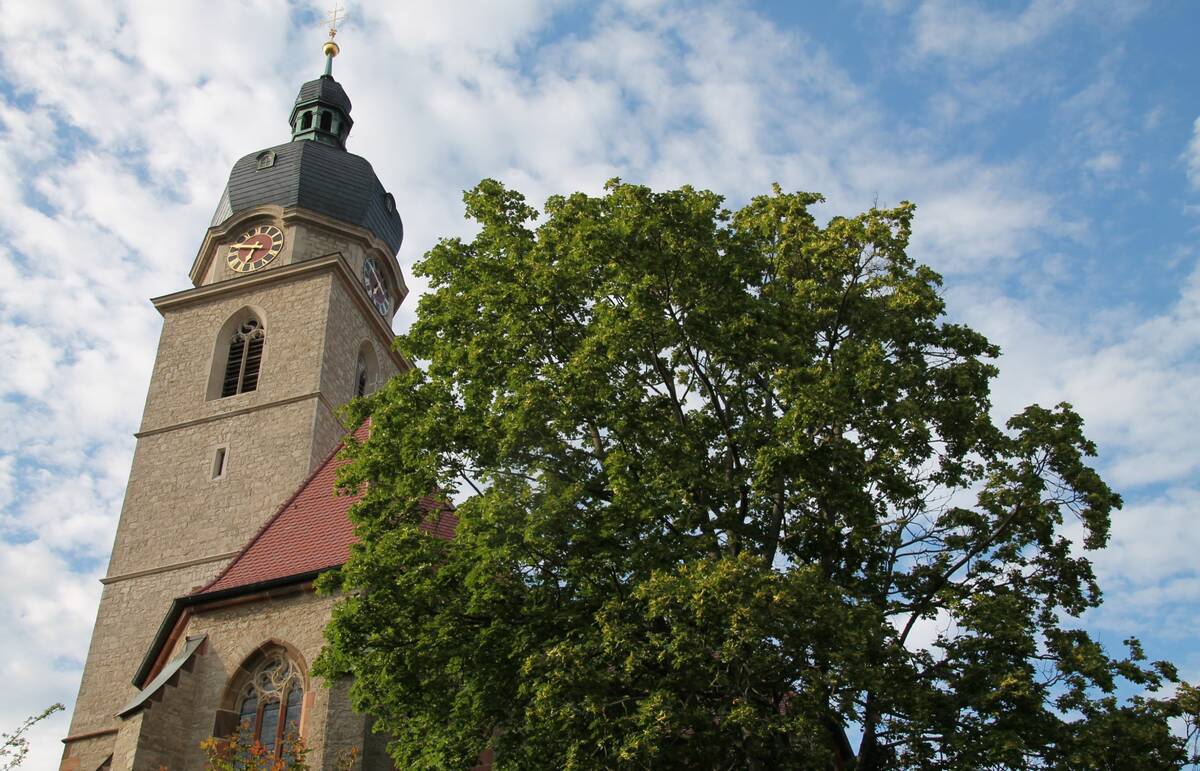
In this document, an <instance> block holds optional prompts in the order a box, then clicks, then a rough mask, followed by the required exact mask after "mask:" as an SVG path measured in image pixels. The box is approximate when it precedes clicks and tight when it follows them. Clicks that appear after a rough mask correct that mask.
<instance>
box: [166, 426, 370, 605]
mask: <svg viewBox="0 0 1200 771" xmlns="http://www.w3.org/2000/svg"><path fill="white" fill-rule="evenodd" d="M370 426H371V419H370V418H367V419H366V420H364V421H363V422H362V424H361V425H359V427H358V428H356V429H354V430H353V431H349V432H347V433H346V434H345V435H344V436H343V438H342V439H341V440H340V441H339V442H338V443H337V446H336V447H334V448H333V452H331V453H329V454H328V455H326V456H325V459H324V460H322V461H321V462H320V463H318V464H317V465H316V468H314V469H313V470H312V472H311V473H310V474H309V475H308V476H307V477H306V478H305V479H304V481H303V482H301V483H300V485H299V486H298V487H297V488H296V489H295V491H294V492H292V494H291V495H290V496H288V498H287V500H285V501H284V502H283V504H282V505H281V506H280V507H279V508H278V509H277V510H276V511H275V513H274V514H272V515H271V516H270V517H268V518H267V521H266V522H264V523H263V524H262V527H260V528H258V531H257V532H256V533H255V534H254V535H253V536H252V537H251V538H250V540H249V541H247V542H246V545H245V546H243V547H242V548H241V549H240V550H238V553H237V554H235V555H234V557H233V559H231V560H229V562H228V563H227V564H226V565H225V567H224V568H222V569H221V572H220V573H218V574H217V575H216V576H214V577H213V579H212V580H211V581H209V582H208V583H207V584H205V585H204V586H201V587H199V588H197V589H193V590H192V591H190V592H188V594H204V593H205V592H207V591H208V590H209V589H210V588H212V587H213V586H216V585H217V584H218V583H220V582H221V579H223V578H225V576H226V575H228V574H229V571H231V570H233V567H234V566H235V565H237V563H238V561H239V560H240V559H241V558H242V557H244V556H246V552H248V551H250V549H251V548H252V547H253V546H254V544H256V543H258V541H259V539H261V538H262V537H263V535H265V534H266V532H267V530H269V529H270V527H271V525H273V524H274V523H275V521H276V520H278V519H279V518H280V517H281V516H283V514H284V512H286V511H287V510H288V507H289V506H291V505H292V504H293V503H294V502H295V500H296V499H297V498H299V497H300V494H301V493H302V492H304V491H305V490H306V489H307V488H308V486H309V485H310V484H312V482H313V480H315V479H316V478H317V476H318V475H320V473H321V472H322V471H324V470H325V467H326V466H328V465H329V463H330V462H331V461H333V460H334V459H335V458H336V457H337V454H338V453H339V452H341V450H342V448H343V447H345V446H346V440H345V437H346V436H353V435H354V434H357V433H358V432H359V431H360V430H362V429H363V428H366V429H368V430H369V429H370Z"/></svg>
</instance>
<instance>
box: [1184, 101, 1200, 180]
mask: <svg viewBox="0 0 1200 771" xmlns="http://www.w3.org/2000/svg"><path fill="white" fill-rule="evenodd" d="M1184 162H1185V163H1187V175H1188V181H1189V182H1191V183H1192V187H1194V188H1196V189H1198V190H1200V118H1196V122H1195V123H1193V124H1192V139H1191V141H1190V142H1188V146H1187V150H1186V151H1185V152H1184Z"/></svg>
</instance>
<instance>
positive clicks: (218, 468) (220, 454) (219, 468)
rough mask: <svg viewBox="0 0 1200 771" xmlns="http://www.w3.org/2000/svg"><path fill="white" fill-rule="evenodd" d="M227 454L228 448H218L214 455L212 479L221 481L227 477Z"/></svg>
mask: <svg viewBox="0 0 1200 771" xmlns="http://www.w3.org/2000/svg"><path fill="white" fill-rule="evenodd" d="M225 454H226V448H224V447H218V448H217V451H216V453H214V454H213V465H212V478H213V479H220V478H221V477H223V476H225Z"/></svg>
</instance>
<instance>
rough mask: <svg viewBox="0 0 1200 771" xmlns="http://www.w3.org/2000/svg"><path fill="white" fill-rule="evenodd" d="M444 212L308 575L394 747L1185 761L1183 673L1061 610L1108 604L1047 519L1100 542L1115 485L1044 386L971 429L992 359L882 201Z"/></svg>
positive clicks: (903, 211) (695, 198)
mask: <svg viewBox="0 0 1200 771" xmlns="http://www.w3.org/2000/svg"><path fill="white" fill-rule="evenodd" d="M465 200H466V204H467V214H468V216H469V217H471V218H473V219H474V220H475V221H476V222H477V223H478V225H479V230H478V234H477V235H476V236H475V237H474V238H473V239H472V240H469V241H467V240H460V239H447V240H444V241H442V242H441V243H439V244H438V245H437V246H436V247H435V248H434V249H433V250H432V251H430V252H429V253H428V254H427V255H426V257H425V258H424V259H423V261H422V262H420V263H419V264H418V266H417V268H416V272H417V273H418V275H422V276H425V277H426V278H427V279H428V280H429V284H430V291H429V293H428V294H426V295H425V296H423V297H422V298H421V302H420V305H419V307H418V310H417V320H416V321H415V323H414V324H413V325H412V327H411V329H410V330H409V332H408V333H407V334H405V335H403V336H402V337H401V338H400V340H399V345H400V347H401V349H402V350H404V351H405V352H406V353H408V354H409V355H410V356H412V357H413V358H415V359H417V360H420V361H422V362H423V366H422V367H421V368H419V369H417V370H414V371H411V372H408V373H405V374H404V375H402V376H400V377H397V378H395V379H393V380H392V381H391V382H390V383H388V384H387V386H386V387H384V388H383V389H382V390H381V391H379V392H378V393H377V394H375V395H374V396H372V397H371V398H370V399H368V400H363V401H360V402H357V403H355V404H354V405H352V408H351V414H350V415H349V418H350V420H351V421H352V422H357V421H359V420H362V419H365V418H367V417H368V416H369V417H370V418H371V419H372V430H371V435H370V438H369V440H368V441H366V442H364V443H361V444H352V446H351V447H350V448H349V449H348V451H347V452H348V455H349V457H350V458H352V459H353V463H352V464H351V465H350V466H349V468H348V471H347V472H346V473H345V475H344V478H343V484H344V485H345V487H346V488H347V489H351V488H353V489H359V488H360V486H362V485H364V484H365V485H367V488H366V495H365V498H364V499H363V501H362V502H361V503H360V504H359V505H358V506H357V507H356V508H355V510H354V512H353V517H354V520H355V523H356V525H357V529H358V533H359V535H360V536H361V538H362V544H361V545H360V546H359V547H357V548H356V549H355V550H354V552H353V555H352V556H351V558H350V560H349V562H348V564H347V565H346V566H345V567H344V569H343V570H341V571H340V572H339V573H337V574H331V575H330V576H327V577H326V579H325V580H324V582H323V587H324V589H325V590H328V591H341V592H343V594H342V599H341V600H340V603H339V605H338V606H337V609H336V611H335V614H334V618H333V621H332V623H331V625H330V627H329V629H328V632H327V637H328V643H329V645H328V646H327V649H326V651H325V653H324V654H323V655H322V657H321V659H320V660H319V663H318V669H319V670H320V671H321V672H322V673H324V674H325V675H326V676H334V675H337V674H352V675H353V676H354V678H355V680H354V687H353V698H354V700H355V704H356V706H357V707H358V708H359V709H362V710H365V711H368V712H370V713H372V714H375V715H378V716H379V718H380V727H381V729H382V730H386V731H387V732H388V733H390V734H391V735H392V736H393V737H394V741H393V743H392V745H391V748H392V749H391V751H392V753H393V755H394V757H395V758H396V760H397V762H398V763H399V764H400V765H401V766H402V767H404V768H411V769H444V768H467V767H469V766H470V765H471V764H472V762H473V759H474V758H475V757H476V756H477V755H478V753H479V752H480V751H481V750H483V749H484V748H485V747H489V746H491V747H493V748H494V749H495V751H496V761H495V764H496V767H497V768H502V769H522V770H528V769H563V768H565V769H619V768H629V769H634V768H655V769H668V768H714V769H716V768H721V769H726V768H729V769H733V768H736V769H743V768H748V769H828V768H856V769H882V768H964V769H968V768H969V769H980V768H1030V767H1062V768H1130V767H1138V768H1175V767H1179V766H1180V765H1181V764H1183V763H1185V762H1186V761H1187V760H1188V757H1187V756H1188V750H1189V747H1188V746H1187V744H1186V743H1185V740H1184V738H1183V737H1180V736H1179V735H1177V734H1174V733H1172V731H1171V729H1170V726H1169V724H1168V723H1169V720H1170V719H1171V718H1173V717H1175V718H1182V717H1185V716H1186V715H1187V714H1193V715H1194V714H1195V709H1196V703H1195V702H1196V699H1195V696H1194V692H1192V691H1187V690H1186V686H1185V687H1184V690H1179V691H1178V695H1176V696H1170V697H1168V696H1163V697H1161V698H1159V697H1155V696H1153V694H1155V693H1156V692H1159V693H1166V691H1160V690H1159V689H1161V688H1162V687H1164V686H1167V685H1169V684H1171V683H1175V682H1176V680H1177V675H1176V672H1175V669H1174V668H1173V667H1172V666H1171V665H1170V664H1168V663H1164V662H1148V661H1146V660H1145V659H1144V656H1143V655H1142V652H1141V649H1140V648H1139V646H1138V645H1137V643H1136V641H1133V640H1131V641H1129V650H1128V652H1127V653H1126V654H1123V655H1122V656H1121V657H1116V658H1114V657H1110V655H1109V654H1108V653H1106V652H1105V651H1104V650H1102V649H1101V647H1100V646H1099V645H1098V644H1097V643H1096V642H1095V641H1094V640H1092V639H1091V637H1090V636H1089V635H1088V634H1087V633H1086V632H1085V631H1082V630H1081V629H1079V628H1077V625H1073V624H1072V622H1073V619H1074V618H1075V617H1077V616H1078V615H1079V614H1081V613H1082V612H1084V611H1085V610H1087V609H1088V608H1091V607H1094V606H1096V605H1097V604H1098V603H1099V602H1100V591H1099V589H1098V587H1097V585H1096V582H1095V579H1094V576H1093V572H1092V567H1091V564H1090V563H1089V561H1088V559H1087V558H1086V556H1083V552H1081V551H1080V550H1079V549H1078V548H1077V547H1075V546H1073V544H1072V542H1071V541H1070V540H1069V539H1068V537H1067V536H1066V535H1064V532H1065V527H1066V526H1067V525H1074V523H1081V531H1082V533H1083V535H1082V543H1081V544H1079V545H1080V546H1082V547H1083V549H1084V550H1094V549H1098V548H1101V547H1103V546H1104V544H1105V542H1106V540H1107V538H1108V532H1109V517H1110V514H1111V513H1112V512H1113V510H1114V509H1116V508H1118V507H1119V506H1120V498H1119V497H1118V496H1117V494H1116V493H1114V492H1113V491H1112V490H1111V489H1109V487H1108V486H1107V485H1106V484H1105V483H1104V482H1103V481H1102V480H1101V478H1100V477H1099V476H1098V475H1097V473H1096V472H1095V471H1094V470H1093V469H1092V468H1091V467H1090V466H1089V465H1088V461H1087V459H1088V457H1089V456H1092V455H1094V454H1095V448H1094V446H1093V445H1092V443H1091V442H1090V441H1088V440H1087V439H1086V438H1085V436H1084V434H1083V431H1082V422H1081V420H1080V418H1079V416H1078V415H1077V414H1076V413H1075V412H1074V411H1073V410H1072V409H1071V407H1070V406H1069V405H1067V404H1059V405H1057V406H1054V407H1041V406H1031V407H1029V408H1027V409H1025V410H1024V411H1022V412H1021V413H1019V414H1017V415H1015V416H1013V417H1012V418H1011V419H1010V420H1008V422H1007V423H1006V424H1005V425H1004V426H997V425H995V424H994V423H993V421H992V419H991V417H990V407H991V405H990V403H989V384H990V381H991V380H992V379H993V378H994V376H995V375H996V369H995V366H994V365H993V364H992V363H991V361H992V360H993V359H994V358H995V357H996V356H997V355H998V351H997V348H996V347H995V346H994V345H992V344H990V343H989V342H988V341H987V340H986V339H985V338H984V337H983V336H982V335H980V334H979V333H977V332H975V331H973V330H971V329H969V328H967V327H965V326H962V325H960V324H954V323H949V322H948V321H946V319H945V316H944V314H945V308H944V303H943V300H942V297H941V295H940V286H941V279H940V277H939V276H938V275H937V274H936V273H935V272H934V271H932V270H930V269H929V268H928V267H925V266H922V265H918V264H915V263H914V261H913V260H911V259H910V258H909V257H908V256H907V255H906V252H905V250H906V247H907V244H908V240H909V235H910V228H911V222H912V218H913V212H914V207H913V206H912V205H911V204H907V203H904V204H901V205H899V206H897V207H895V208H891V209H872V210H870V211H868V212H866V213H864V214H862V215H860V216H857V217H853V218H845V217H835V218H833V219H832V220H830V221H829V222H828V223H827V224H825V225H824V226H822V225H821V224H819V223H818V222H817V220H816V219H815V218H814V216H813V214H812V213H811V207H812V206H813V205H814V204H817V203H818V202H819V201H821V198H820V196H818V195H814V194H808V193H794V194H785V193H783V192H781V191H780V190H779V189H778V187H776V189H775V190H774V192H773V193H771V194H770V195H764V196H761V197H757V198H755V199H754V200H752V201H751V202H750V203H749V204H748V205H747V206H746V207H745V208H743V209H740V210H738V211H736V212H729V211H727V210H725V209H724V208H723V203H722V199H721V198H720V197H719V196H717V195H715V194H713V193H711V192H705V191H697V190H694V189H692V188H689V187H685V188H682V189H680V190H675V191H669V192H663V193H656V192H653V191H651V190H649V189H647V188H645V187H640V186H634V185H627V184H621V183H620V182H619V181H614V182H612V183H610V184H609V185H608V186H607V189H606V192H605V194H604V195H601V196H598V197H596V196H588V195H584V194H574V195H571V196H568V197H553V198H551V199H550V200H549V201H548V202H547V204H546V207H545V216H544V218H543V219H542V221H541V224H540V225H536V227H535V224H536V223H535V220H536V219H537V218H538V217H539V215H538V213H537V212H536V211H535V210H534V209H532V208H530V207H529V206H528V205H527V204H526V203H525V201H524V199H523V198H522V196H521V195H519V194H518V193H516V192H514V191H510V190H507V189H505V188H504V187H503V186H502V185H501V184H499V183H497V182H494V181H485V182H483V183H481V184H480V185H479V186H478V187H477V188H475V189H474V190H472V191H470V192H469V193H467V195H466V196H465ZM435 489H440V490H443V491H446V493H447V495H456V496H457V498H456V499H459V498H463V499H464V500H462V502H461V503H460V504H459V506H458V509H457V515H458V517H459V520H460V521H459V525H458V530H457V535H456V537H455V539H454V540H453V541H452V542H448V541H445V540H440V539H438V538H435V537H432V536H430V535H429V534H428V533H427V532H426V531H425V530H423V529H422V528H421V523H422V522H423V521H424V520H426V519H428V518H429V517H431V516H437V515H436V514H430V513H429V512H428V510H427V509H423V508H422V507H421V506H420V501H421V499H422V498H423V497H424V496H426V495H427V494H428V493H429V492H430V491H431V490H435ZM930 628H935V629H938V630H940V632H939V633H938V634H937V635H936V639H934V640H933V641H932V642H928V641H926V643H924V644H918V638H917V636H918V635H919V634H925V635H928V630H929V629H930ZM1121 689H1124V690H1121ZM1122 693H1123V694H1129V693H1134V694H1141V695H1135V696H1132V697H1125V698H1118V695H1119V694H1122ZM1189 694H1190V696H1189ZM1189 698H1190V699H1191V701H1190V702H1189V701H1188V699H1189ZM1189 710H1190V712H1189ZM1193 739H1194V734H1193ZM1191 749H1192V751H1193V752H1194V749H1195V747H1194V740H1193V742H1192V745H1191ZM1131 759H1132V761H1131ZM1131 762H1133V765H1132V766H1131V765H1130V763H1131Z"/></svg>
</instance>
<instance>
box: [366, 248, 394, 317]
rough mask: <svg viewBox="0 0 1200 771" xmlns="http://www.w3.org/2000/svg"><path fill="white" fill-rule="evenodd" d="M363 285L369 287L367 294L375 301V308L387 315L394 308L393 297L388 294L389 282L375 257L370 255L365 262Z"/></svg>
mask: <svg viewBox="0 0 1200 771" xmlns="http://www.w3.org/2000/svg"><path fill="white" fill-rule="evenodd" d="M363 286H365V287H366V288H367V295H368V296H369V297H370V298H371V302H373V303H375V308H376V309H377V310H378V311H379V312H380V313H381V314H383V315H384V316H386V315H387V314H388V311H390V310H391V309H392V298H391V297H390V296H389V295H388V289H387V284H386V283H385V282H384V280H383V274H382V273H380V271H379V263H377V262H376V261H375V258H374V257H368V258H367V260H366V262H364V263H363Z"/></svg>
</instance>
